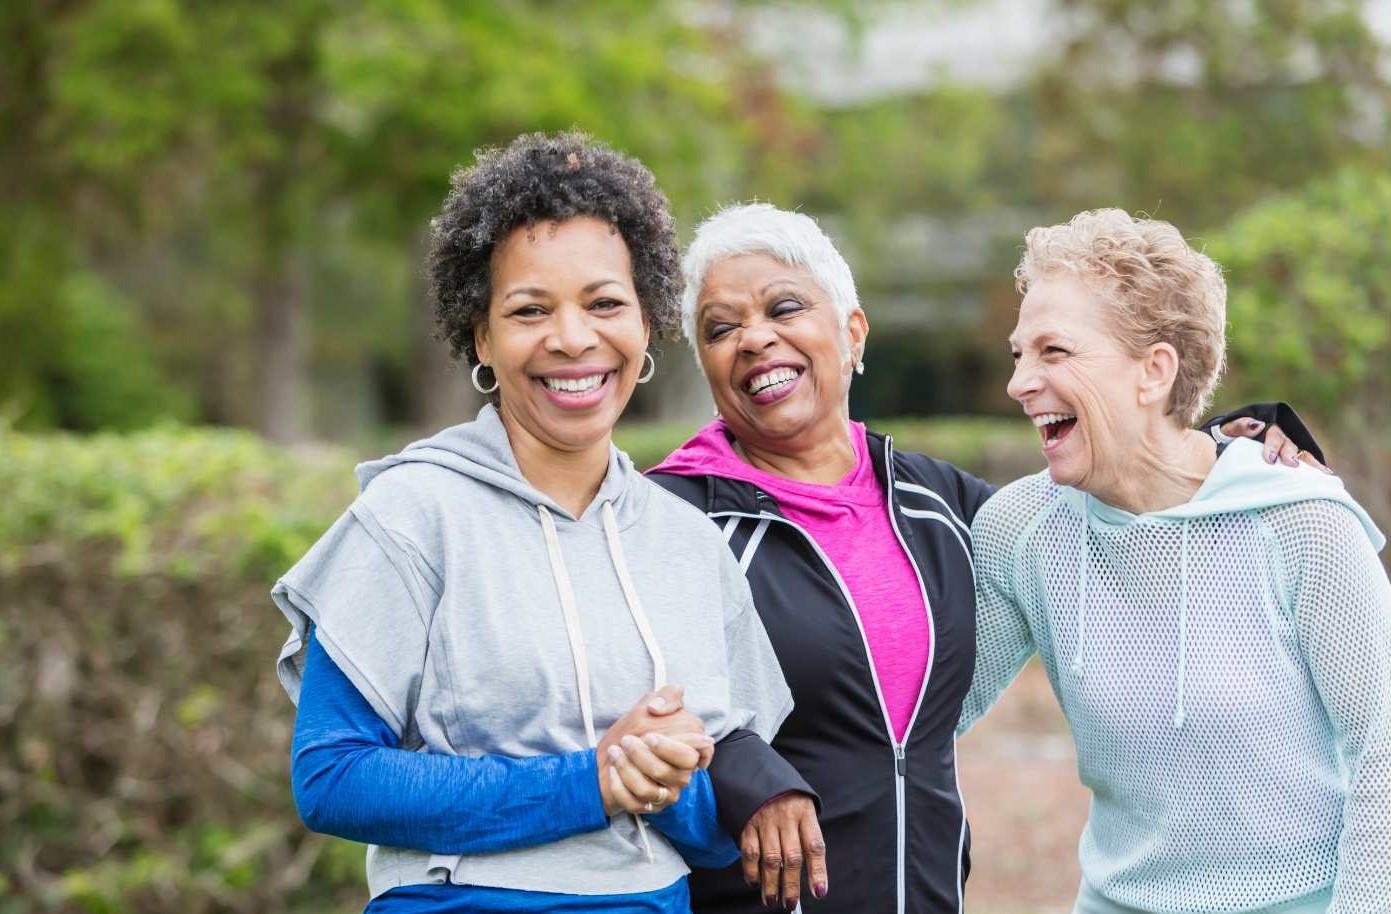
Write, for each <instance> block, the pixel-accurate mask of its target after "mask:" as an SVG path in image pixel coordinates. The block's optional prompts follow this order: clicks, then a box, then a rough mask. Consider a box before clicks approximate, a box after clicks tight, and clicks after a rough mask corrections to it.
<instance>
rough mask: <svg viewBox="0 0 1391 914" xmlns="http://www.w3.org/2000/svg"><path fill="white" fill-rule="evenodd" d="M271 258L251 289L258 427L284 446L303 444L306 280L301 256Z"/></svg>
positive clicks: (306, 392)
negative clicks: (258, 370) (258, 369)
mask: <svg viewBox="0 0 1391 914" xmlns="http://www.w3.org/2000/svg"><path fill="white" fill-rule="evenodd" d="M270 257H271V260H270V262H269V263H267V264H266V265H265V272H263V273H262V275H261V276H260V277H259V278H258V279H257V281H256V283H255V294H256V311H257V322H256V351H257V353H258V354H259V356H260V358H259V361H260V365H261V376H260V377H259V378H257V385H258V387H259V388H260V399H259V403H258V409H257V414H258V418H257V426H258V430H259V431H260V432H261V434H263V435H265V436H266V437H267V438H269V439H270V440H271V441H275V442H278V443H282V444H287V443H290V442H294V441H301V440H303V439H304V438H305V436H306V434H307V433H308V430H309V410H308V405H309V390H308V375H309V357H308V353H309V315H308V313H307V312H308V302H307V298H308V286H309V277H308V275H307V274H308V270H307V269H306V266H305V264H304V259H303V258H302V257H301V256H299V255H296V254H289V253H285V252H280V253H279V255H278V256H277V255H276V254H275V253H272V254H271V255H270Z"/></svg>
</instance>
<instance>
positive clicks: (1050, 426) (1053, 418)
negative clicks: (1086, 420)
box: [1031, 413, 1077, 451]
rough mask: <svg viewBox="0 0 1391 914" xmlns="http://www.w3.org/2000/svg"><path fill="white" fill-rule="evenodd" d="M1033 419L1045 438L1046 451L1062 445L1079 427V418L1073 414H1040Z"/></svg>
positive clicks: (1044, 447)
mask: <svg viewBox="0 0 1391 914" xmlns="http://www.w3.org/2000/svg"><path fill="white" fill-rule="evenodd" d="M1031 418H1032V419H1033V423H1034V427H1035V428H1037V429H1038V431H1039V434H1040V435H1041V436H1042V437H1043V449H1044V450H1045V451H1047V450H1050V449H1051V448H1054V447H1056V446H1058V445H1059V444H1061V443H1062V442H1063V440H1064V439H1065V438H1067V436H1068V435H1069V434H1071V433H1072V430H1073V428H1075V427H1076V426H1077V417H1076V416H1074V415H1072V414H1071V413H1039V414H1038V415H1037V416H1032V417H1031Z"/></svg>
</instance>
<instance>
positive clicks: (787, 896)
mask: <svg viewBox="0 0 1391 914" xmlns="http://www.w3.org/2000/svg"><path fill="white" fill-rule="evenodd" d="M797 825H798V823H797V821H796V820H795V819H794V820H788V819H783V820H782V822H780V823H779V828H778V842H779V844H780V845H781V846H782V904H783V907H785V908H786V909H787V910H789V911H793V910H796V908H797V902H798V900H799V899H800V898H801V895H802V836H801V834H800V832H799V831H798V828H797Z"/></svg>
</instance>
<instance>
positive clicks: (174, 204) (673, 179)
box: [0, 0, 781, 439]
mask: <svg viewBox="0 0 1391 914" xmlns="http://www.w3.org/2000/svg"><path fill="white" fill-rule="evenodd" d="M558 13H559V10H558V9H557V7H555V5H554V4H550V3H545V2H541V0H525V2H516V3H509V4H507V5H505V6H498V5H493V4H477V3H469V2H463V0H414V2H410V3H394V2H381V0H377V2H370V0H369V2H366V3H341V2H335V0H296V2H293V3H282V4H275V5H273V6H266V5H265V4H261V3H254V2H247V0H229V2H225V3H218V4H201V3H193V2H178V0H136V2H127V0H74V2H71V3H65V4H60V5H46V6H45V5H34V4H19V5H10V4H7V5H6V6H5V12H4V13H3V14H0V59H3V60H4V61H5V63H4V64H3V66H4V70H3V71H0V76H3V78H4V82H5V83H6V84H7V85H16V86H18V85H22V86H25V87H26V91H25V92H5V93H0V128H3V129H0V163H3V164H5V165H11V166H13V167H14V170H13V171H11V172H9V174H10V175H11V179H10V180H8V181H7V182H6V186H5V188H4V191H3V195H0V217H3V218H4V219H5V221H6V222H7V223H11V224H17V223H18V221H19V220H21V219H26V220H27V222H26V224H25V231H24V232H23V233H22V234H23V235H24V236H25V239H24V240H23V241H22V242H21V241H18V240H15V239H14V235H15V234H17V233H13V232H11V233H7V234H8V235H9V236H10V237H9V239H7V240H6V241H5V242H0V243H3V244H4V245H5V247H4V248H3V249H0V263H7V264H8V263H11V262H14V261H17V260H19V259H21V258H22V259H24V260H26V261H28V262H35V261H34V260H33V257H32V256H31V252H29V250H28V248H34V247H38V248H39V250H37V251H35V252H32V253H34V254H37V255H39V258H40V259H41V260H43V261H44V262H45V263H46V264H47V266H46V267H45V268H44V269H42V270H39V271H38V273H39V275H40V277H42V276H44V275H47V276H48V277H49V278H50V280H53V278H54V277H57V276H61V275H66V274H69V273H73V272H91V273H92V274H94V275H95V276H96V277H99V278H100V280H101V283H100V284H89V285H88V286H87V288H88V289H89V290H90V289H96V288H103V287H108V288H111V289H113V290H118V291H122V292H125V293H126V295H127V300H128V301H133V302H138V303H139V305H140V306H141V313H140V314H138V315H135V316H134V317H135V318H137V319H138V320H139V322H140V325H141V326H142V327H144V328H147V329H148V333H149V335H150V338H151V339H152V340H153V346H152V347H151V352H150V353H148V354H141V355H144V356H146V359H145V360H146V361H148V362H149V363H150V364H151V365H158V366H159V369H158V370H157V369H155V368H151V369H150V370H148V371H145V372H144V377H145V382H146V383H149V384H151V385H155V387H156V388H159V389H160V390H163V386H164V385H165V382H163V381H162V376H163V374H164V373H172V374H173V375H174V376H177V377H180V378H182V379H185V380H187V381H188V382H190V386H192V387H193V389H194V392H195V394H196V398H197V400H198V401H199V402H200V404H201V405H202V410H201V412H202V415H203V417H204V418H209V419H213V420H216V421H232V422H246V423H248V424H252V425H254V426H255V427H257V428H258V429H259V430H261V431H263V432H264V433H266V434H268V435H270V436H271V437H273V438H276V439H291V438H295V437H299V436H301V435H302V434H304V432H305V431H306V428H307V422H308V417H307V415H306V392H305V387H306V383H307V380H308V375H309V372H310V354H311V353H312V352H313V351H314V350H315V349H316V347H323V348H326V349H327V350H329V351H333V350H334V349H335V348H342V347H343V346H344V345H347V347H348V348H349V349H353V350H355V351H354V355H355V356H356V361H358V362H360V363H367V362H370V361H371V359H372V357H373V356H372V343H373V341H374V340H375V341H377V342H376V343H375V345H376V347H377V352H376V356H375V357H377V358H380V359H385V360H388V361H391V360H394V361H395V362H396V363H397V364H398V365H401V364H406V363H408V362H409V361H410V350H411V344H410V341H409V340H406V341H404V342H402V341H401V336H402V334H400V333H399V332H398V333H397V334H394V336H395V338H396V340H395V342H394V343H387V344H382V343H381V342H380V340H381V337H380V335H378V336H376V337H371V338H368V339H364V336H365V335H364V334H362V333H361V332H360V327H346V326H345V323H346V322H345V321H344V320H343V319H342V318H343V316H344V315H353V314H355V313H358V312H373V311H378V312H380V311H385V312H387V313H388V314H390V315H391V317H393V318H395V326H396V327H409V326H411V325H412V323H413V321H412V319H411V315H410V313H409V312H410V310H411V309H412V307H413V306H414V305H415V303H416V302H415V301H414V300H412V299H411V297H410V296H409V295H405V296H403V295H402V294H401V292H402V291H403V290H404V291H408V290H409V288H410V286H411V277H412V276H413V275H414V273H415V271H416V269H417V266H416V265H417V264H418V255H419V247H420V236H421V235H422V234H423V229H424V226H425V223H426V219H427V217H428V215H429V213H430V212H431V211H433V210H434V209H435V208H436V207H437V206H438V204H439V201H440V199H442V197H443V194H444V190H445V189H446V187H447V179H448V175H449V172H450V170H451V169H452V168H453V167H454V166H455V165H457V164H459V163H460V162H466V161H468V159H469V158H470V152H471V151H472V150H473V149H475V148H477V147H478V146H481V145H486V144H491V143H498V142H504V141H506V140H507V139H509V138H510V137H512V136H513V135H515V134H516V133H518V132H520V131H523V130H533V129H562V128H568V127H571V126H579V127H581V128H585V127H590V128H596V129H597V132H598V133H599V134H600V137H601V138H602V139H604V140H606V141H608V142H610V143H612V144H614V145H616V146H618V147H620V148H623V149H625V150H627V151H629V152H632V153H634V154H636V155H638V156H640V157H642V158H643V159H644V161H646V162H648V164H649V165H651V166H652V168H653V169H654V171H655V172H656V174H657V176H658V178H659V180H660V181H661V182H662V184H663V186H664V187H665V188H666V189H667V190H668V191H669V192H670V193H671V194H672V195H673V197H674V198H675V199H676V201H677V202H678V203H679V204H683V205H687V206H693V205H694V203H695V201H697V200H698V201H700V202H701V203H702V204H703V203H704V201H706V200H708V199H710V195H712V194H720V193H721V191H722V189H731V188H734V187H736V186H739V185H740V183H741V182H740V176H741V174H742V173H743V172H744V171H746V170H747V168H748V167H749V166H748V164H747V163H748V159H749V158H750V156H752V155H754V154H756V151H757V150H758V149H760V148H762V147H763V146H764V145H767V144H769V143H771V144H774V145H775V144H776V142H777V140H776V138H775V137H774V138H769V137H763V136H760V135H759V134H758V132H757V131H756V130H755V126H754V125H755V121H757V120H758V119H759V118H760V117H762V116H763V115H764V114H766V113H767V112H768V111H769V110H770V109H769V106H772V107H774V108H775V107H777V106H778V105H780V104H781V95H780V93H779V92H778V90H776V88H775V84H774V83H773V82H771V81H770V80H771V77H770V76H769V74H768V71H767V69H766V67H765V66H764V65H763V64H760V63H759V62H757V61H756V60H754V59H753V58H752V57H750V56H748V55H746V54H745V53H744V52H743V50H742V48H741V46H740V45H739V43H738V42H737V41H735V40H732V36H731V35H729V34H725V33H721V32H720V31H719V30H718V29H717V28H715V27H714V26H711V25H709V24H706V23H703V22H702V21H701V20H700V19H699V17H693V16H692V15H691V11H690V10H688V9H687V8H686V7H684V6H682V5H679V4H670V3H659V4H649V3H641V2H634V0H627V2H618V0H615V2H608V3H598V4H576V5H572V6H570V7H567V8H566V10H565V11H564V14H563V15H560V14H558ZM750 85H757V86H759V87H760V91H759V92H753V93H750V92H745V91H744V90H745V89H746V88H747V87H749V86H750ZM767 87H773V88H771V89H770V90H768V91H764V89H766V88H767ZM754 98H756V100H757V104H753V103H752V102H751V101H750V99H754ZM412 236H414V237H416V239H417V240H416V244H414V245H412V244H411V243H410V241H409V239H410V238H411V237H412ZM384 239H393V241H386V242H385V243H384ZM402 239H404V240H402ZM393 242H394V243H393ZM21 243H23V244H25V245H28V248H26V249H24V250H21V249H20V248H19V247H17V245H19V244H21ZM330 245H333V246H336V247H338V248H339V249H342V248H347V249H350V250H354V251H355V252H358V253H361V254H364V255H365V257H364V261H363V262H359V263H344V260H343V258H341V257H340V256H337V255H336V254H335V253H334V252H333V251H330V250H328V249H327V248H328V246H330ZM363 263H365V264H367V265H368V268H364V266H363ZM345 271H346V273H345ZM59 285H60V284H59V283H58V282H56V280H54V281H43V280H40V281H38V282H37V283H36V284H35V285H34V286H32V287H26V289H24V290H23V292H22V293H15V294H10V295H7V296H5V297H4V298H0V321H3V322H4V324H5V325H6V326H10V325H13V326H14V328H15V330H16V331H23V332H24V333H25V334H26V335H28V336H29V337H30V338H31V339H33V338H39V337H52V338H54V339H57V338H60V337H66V336H71V335H72V334H71V333H70V332H69V322H70V320H71V318H70V315H69V314H68V313H67V312H65V311H64V309H62V308H59V307H57V303H58V299H59V288H58V286H59ZM330 291H332V292H334V293H337V294H340V295H346V296H347V300H341V299H335V300H326V296H327V293H329V292H330ZM109 306H110V307H117V304H116V300H115V299H113V301H112V302H111V303H110V305H109ZM414 323H416V324H419V325H427V324H426V322H420V321H415V322H414ZM369 324H372V325H376V324H375V322H369ZM345 336H346V340H347V341H351V342H347V343H345ZM391 336H393V335H388V338H390V337H391ZM364 343H366V344H368V351H367V352H363V351H362V349H361V348H359V347H360V344H364ZM49 348H50V349H51V350H52V351H54V352H59V351H62V347H59V346H57V345H56V344H54V346H52V347H49ZM135 355H136V354H135V353H134V352H133V350H132V348H131V347H129V346H127V347H125V350H124V351H123V356H124V357H127V358H131V357H135ZM54 358H57V356H55V357H54ZM46 364H47V363H46V362H45V363H35V361H34V360H33V359H30V360H27V361H26V360H15V361H14V363H13V365H12V366H11V368H10V370H8V371H6V372H5V373H3V374H0V403H14V402H16V401H19V400H22V398H21V397H20V394H21V393H22V392H24V391H34V390H43V391H46V392H47V393H46V396H47V397H48V398H49V400H54V401H57V400H62V398H63V397H64V396H65V394H64V392H63V390H62V389H61V388H54V387H53V386H52V385H51V384H50V383H49V382H48V379H47V378H46V376H45V374H44V372H45V371H47V370H48V369H47V368H46V367H45V365H46ZM121 368H122V366H121V365H119V364H113V365H112V366H111V367H110V370H111V371H120V370H121ZM166 393H167V392H166ZM161 398H163V399H164V400H167V399H168V398H167V396H166V395H165V393H157V392H156V391H154V390H152V391H151V392H150V395H149V397H148V398H147V399H148V400H149V402H151V403H156V402H162V400H161ZM10 408H11V409H15V410H17V411H19V412H20V415H19V416H18V420H19V421H20V422H21V424H32V425H40V426H42V425H47V424H62V425H68V426H71V427H76V428H90V427H93V426H94V425H102V424H107V423H106V421H105V420H104V419H99V418H97V417H98V416H99V415H104V414H102V413H100V411H98V412H95V413H94V412H91V411H90V410H89V411H86V412H83V411H80V410H79V411H75V410H72V409H68V408H67V407H66V406H65V405H64V404H62V403H60V402H53V403H49V404H48V405H46V406H44V407H43V408H28V409H26V408H25V407H24V406H23V403H22V402H19V404H18V405H17V406H11V407H10ZM147 412H148V411H147ZM156 412H158V410H156ZM176 414H177V413H176ZM143 418H144V416H143V414H138V413H137V414H133V415H132V416H131V417H130V420H131V421H140V420H142V419H143Z"/></svg>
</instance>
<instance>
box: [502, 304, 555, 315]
mask: <svg viewBox="0 0 1391 914" xmlns="http://www.w3.org/2000/svg"><path fill="white" fill-rule="evenodd" d="M545 313H546V309H545V308H543V307H541V306H540V305H537V304H530V305H521V306H519V307H517V308H513V309H512V311H511V312H510V313H509V314H508V315H507V316H508V317H541V316H543V315H545Z"/></svg>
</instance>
